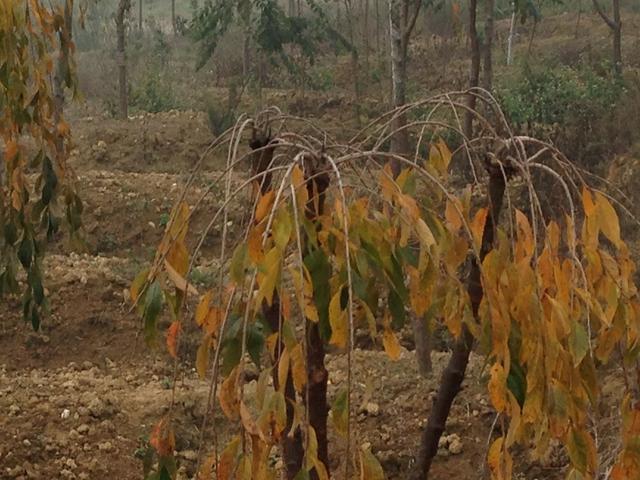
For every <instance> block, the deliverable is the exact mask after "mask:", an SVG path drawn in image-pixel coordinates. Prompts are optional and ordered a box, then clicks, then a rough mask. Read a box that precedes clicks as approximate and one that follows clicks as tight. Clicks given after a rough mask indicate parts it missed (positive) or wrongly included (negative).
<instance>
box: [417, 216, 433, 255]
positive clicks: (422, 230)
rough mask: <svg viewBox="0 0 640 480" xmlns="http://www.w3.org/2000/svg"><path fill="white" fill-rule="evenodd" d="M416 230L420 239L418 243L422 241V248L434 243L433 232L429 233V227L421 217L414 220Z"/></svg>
mask: <svg viewBox="0 0 640 480" xmlns="http://www.w3.org/2000/svg"><path fill="white" fill-rule="evenodd" d="M416 232H417V234H418V238H419V239H420V243H422V245H423V247H424V248H427V249H429V248H431V246H432V245H435V244H436V239H435V238H434V236H433V233H431V229H430V228H429V227H428V226H427V224H426V223H425V221H424V220H423V219H421V218H419V219H418V221H417V222H416Z"/></svg>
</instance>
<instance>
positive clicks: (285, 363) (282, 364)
mask: <svg viewBox="0 0 640 480" xmlns="http://www.w3.org/2000/svg"><path fill="white" fill-rule="evenodd" d="M290 361H291V356H290V354H289V350H287V349H286V348H285V349H284V350H283V351H282V354H281V355H280V360H279V361H278V391H280V392H284V388H285V385H286V384H287V378H288V377H289V364H290Z"/></svg>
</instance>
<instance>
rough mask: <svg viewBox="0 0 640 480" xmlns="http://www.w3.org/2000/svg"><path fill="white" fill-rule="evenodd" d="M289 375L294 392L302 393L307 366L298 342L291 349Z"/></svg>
mask: <svg viewBox="0 0 640 480" xmlns="http://www.w3.org/2000/svg"><path fill="white" fill-rule="evenodd" d="M291 376H292V377H293V386H294V387H295V389H296V392H298V393H302V389H303V388H304V386H305V384H306V383H307V368H306V366H305V362H304V354H303V352H302V345H301V344H300V343H298V344H297V345H296V346H295V347H293V350H291Z"/></svg>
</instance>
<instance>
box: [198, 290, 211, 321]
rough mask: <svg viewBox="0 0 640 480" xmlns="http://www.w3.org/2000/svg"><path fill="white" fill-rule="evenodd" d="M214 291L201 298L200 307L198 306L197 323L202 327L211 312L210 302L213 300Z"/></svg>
mask: <svg viewBox="0 0 640 480" xmlns="http://www.w3.org/2000/svg"><path fill="white" fill-rule="evenodd" d="M212 295H213V293H212V292H211V291H208V292H207V293H205V294H204V295H203V296H202V298H201V299H200V303H198V307H197V308H196V324H197V325H198V326H199V327H201V326H202V324H203V323H204V321H205V319H206V318H207V315H208V313H209V303H210V302H211V296H212Z"/></svg>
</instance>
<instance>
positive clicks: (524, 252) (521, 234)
mask: <svg viewBox="0 0 640 480" xmlns="http://www.w3.org/2000/svg"><path fill="white" fill-rule="evenodd" d="M516 224H517V226H518V243H517V245H516V259H517V260H521V259H524V258H526V259H530V258H531V257H532V256H533V252H534V250H535V245H534V243H533V230H532V229H531V224H530V223H529V219H528V218H527V216H526V215H525V214H524V213H522V212H521V211H520V210H516Z"/></svg>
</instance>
